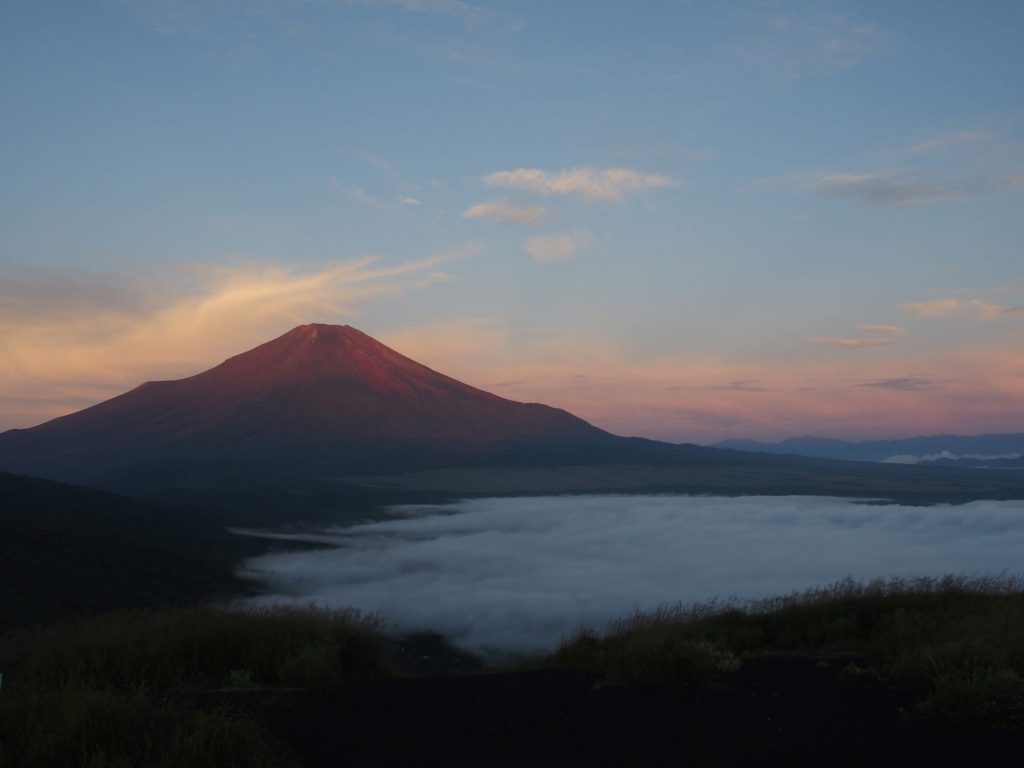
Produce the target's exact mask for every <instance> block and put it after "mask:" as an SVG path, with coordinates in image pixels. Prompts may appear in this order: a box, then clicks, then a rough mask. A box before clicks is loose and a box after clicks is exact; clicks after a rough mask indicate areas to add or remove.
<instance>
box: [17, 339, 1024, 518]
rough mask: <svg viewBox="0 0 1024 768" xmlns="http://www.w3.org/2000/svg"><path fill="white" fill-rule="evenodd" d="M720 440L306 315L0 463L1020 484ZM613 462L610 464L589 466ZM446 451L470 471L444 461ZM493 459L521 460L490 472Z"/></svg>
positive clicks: (173, 477)
mask: <svg viewBox="0 0 1024 768" xmlns="http://www.w3.org/2000/svg"><path fill="white" fill-rule="evenodd" d="M731 447H741V448H743V449H744V450H742V451H739V450H720V449H719V448H713V447H702V446H696V445H688V444H682V445H674V444H670V443H662V442H657V441H654V440H645V439H640V438H626V437H619V436H616V435H613V434H610V433H609V432H605V431H604V430H602V429H598V428H597V427H595V426H593V425H591V424H588V423H587V422H586V421H584V420H583V419H580V418H578V417H576V416H574V415H573V414H571V413H568V412H567V411H564V410H561V409H558V408H552V407H550V406H547V405H541V404H538V403H519V402H515V401H512V400H507V399H505V398H502V397H498V396H497V395H494V394H491V393H489V392H485V391H483V390H480V389H477V388H475V387H472V386H469V385H467V384H463V383H462V382H459V381H456V380H455V379H452V378H450V377H448V376H445V375H443V374H441V373H438V372H436V371H433V370H431V369H430V368H427V367H426V366H424V365H421V364H420V363H417V362H416V361H414V360H411V359H409V358H408V357H405V356H404V355H401V354H399V353H398V352H396V351H394V350H392V349H390V348H388V347H386V346H384V345H383V344H381V343H380V342H378V341H376V340H374V339H372V338H370V337H369V336H367V335H366V334H364V333H362V332H361V331H358V330H356V329H355V328H351V327H349V326H336V325H304V326H300V327H298V328H295V329H293V330H291V331H289V332H288V333H286V334H284V335H283V336H281V337H279V338H277V339H274V340H273V341H270V342H267V343H265V344H262V345H260V346H258V347H256V348H254V349H252V350H249V351H248V352H245V353H243V354H240V355H237V356H235V357H232V358H230V359H228V360H226V361H225V362H223V363H221V364H220V365H218V366H216V367H214V368H211V369H210V370H208V371H205V372H203V373H199V374H197V375H195V376H191V377H189V378H185V379H180V380H177V381H156V382H148V383H146V384H142V385H141V386H139V387H137V388H136V389H133V390H131V391H130V392H126V393H125V394H123V395H119V396H118V397H114V398H112V399H110V400H107V401H105V402H102V403H99V404H98V405H94V406H92V407H90V408H86V409H84V410H82V411H78V412H77V413H72V414H70V415H67V416H62V417H60V418H57V419H53V420H52V421H48V422H46V423H45V424H41V425H39V426H36V427H33V428H31V429H14V430H10V431H8V432H5V433H3V434H2V435H0V471H6V472H12V473H17V474H22V475H32V476H38V477H46V478H50V479H55V480H60V481H62V482H70V483H78V484H82V485H89V486H95V487H100V488H104V489H108V490H115V491H118V492H123V493H132V494H141V495H147V496H150V497H153V498H159V499H162V500H173V501H178V502H188V503H193V502H196V503H203V504H206V505H208V506H218V507H221V508H225V507H227V506H233V507H234V508H235V509H240V508H241V509H245V510H246V511H247V512H248V511H250V510H252V509H254V508H256V507H263V508H264V509H265V510H267V511H269V512H270V513H272V514H285V513H287V511H288V510H289V509H294V508H297V507H301V508H303V509H305V510H306V511H309V510H326V509H335V510H336V509H339V508H351V506H352V505H353V504H354V503H358V504H363V505H365V504H372V503H374V502H376V503H380V502H381V500H385V501H392V502H393V501H394V500H395V498H396V497H395V494H397V495H398V496H399V497H401V499H400V500H406V499H407V498H408V494H410V493H411V494H413V496H415V497H417V498H420V497H422V495H423V494H422V493H421V491H423V490H424V489H426V488H431V489H433V490H434V491H436V492H437V493H441V494H442V495H443V494H444V493H449V494H456V495H466V494H473V493H476V494H479V493H487V492H488V489H493V488H501V489H503V490H502V491H501V492H505V493H533V492H538V490H543V491H544V492H570V491H573V492H584V491H601V492H616V491H629V492H667V491H674V492H679V491H685V492H692V493H728V494H737V493H744V494H746V493H775V494H779V493H801V494H822V495H862V496H879V495H885V496H889V497H893V498H895V497H897V496H898V497H901V498H903V499H904V500H917V501H935V500H968V499H971V498H980V497H986V498H1024V479H1022V480H1021V481H1020V482H1017V483H1014V482H1009V484H1008V483H1007V482H1006V481H1005V478H1000V479H999V481H998V482H996V481H995V480H994V479H992V478H987V477H982V474H983V473H976V472H973V471H968V470H963V474H957V472H958V471H959V470H955V471H954V470H950V469H944V470H943V471H942V472H941V473H940V472H938V471H936V470H935V469H932V468H926V467H913V466H909V467H908V466H895V465H888V466H882V465H877V464H876V465H871V466H867V465H862V464H851V463H845V462H836V461H829V460H826V459H822V458H805V457H795V456H769V455H766V454H765V453H755V452H749V451H750V450H751V449H756V448H757V445H756V444H746V443H744V444H742V445H733V446H731ZM1016 447H1019V446H1018V444H1017V443H1014V444H1013V445H1012V446H1010V447H1000V449H999V450H997V451H994V452H996V453H1010V452H1011V451H1012V450H1013V449H1014V448H1016ZM783 450H784V451H788V452H793V448H787V449H783ZM939 450H960V446H959V444H957V445H953V446H952V447H950V444H948V443H936V444H935V445H932V444H929V445H927V446H924V445H922V446H918V447H913V448H909V447H905V446H897V445H895V444H894V445H893V446H892V447H890V448H886V449H885V450H883V451H881V452H880V453H876V454H872V455H871V456H864V455H858V456H850V455H845V456H837V457H836V458H858V459H864V458H869V459H873V460H879V459H886V458H889V457H891V456H892V455H894V454H898V453H914V454H915V455H918V454H927V453H934V452H936V451H939ZM972 450H973V449H972ZM776 452H778V451H776ZM974 452H984V453H991V452H993V449H990V448H986V449H984V450H983V451H982V449H976V450H975V451H974ZM817 455H819V456H820V455H825V454H822V453H818V454H817ZM830 455H832V454H830ZM611 465H614V466H615V467H616V470H615V472H609V471H606V470H605V469H600V467H605V468H607V467H609V466H611ZM527 467H533V468H540V469H541V470H542V473H541V474H543V475H544V476H543V477H542V478H540V481H539V480H538V475H537V474H533V475H531V474H530V473H524V472H522V471H521V470H522V469H523V468H527ZM586 467H590V469H585V468H586ZM595 467H598V469H594V468H595ZM445 468H460V469H461V470H469V471H470V472H471V473H477V474H475V475H474V476H473V477H472V478H470V479H468V480H467V478H468V477H469V475H467V474H466V473H465V472H463V474H462V475H460V476H459V477H458V478H454V479H453V477H454V476H444V477H441V478H440V479H438V476H437V474H436V473H437V472H438V471H439V470H442V469H445ZM652 468H655V470H652ZM505 469H515V470H516V471H517V472H518V474H514V473H513V474H504V475H501V476H498V475H496V474H495V473H499V474H500V472H502V471H503V470H505ZM424 472H434V473H435V474H434V475H432V476H431V477H430V478H427V479H426V480H423V478H421V477H420V476H419V474H417V473H424ZM481 472H489V473H490V477H489V479H488V481H487V482H484V483H481V482H478V480H479V477H480V474H479V473H481ZM1000 474H1003V473H1000ZM410 475H413V477H412V478H411V479H410V477H409V476H410ZM513 475H514V476H513ZM421 481H422V482H421ZM538 483H540V484H538ZM196 489H202V492H201V493H199V495H197V494H196ZM388 489H391V491H388ZM392 491H393V493H391V492H392ZM389 493H390V494H391V495H389ZM402 494H406V496H402ZM229 497H230V498H229Z"/></svg>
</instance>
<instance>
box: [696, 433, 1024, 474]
mask: <svg viewBox="0 0 1024 768" xmlns="http://www.w3.org/2000/svg"><path fill="white" fill-rule="evenodd" d="M713 447H714V448H732V449H734V450H737V451H757V452H759V453H771V454H776V455H793V454H795V455H798V456H813V457H817V458H823V459H839V460H842V461H884V462H888V463H894V464H939V465H947V466H948V465H951V464H954V465H958V466H963V467H967V466H971V467H991V468H997V467H1001V468H1005V469H1013V468H1018V469H1024V434H1020V433H1000V434H991V435H929V436H926V437H908V438H903V439H896V440H863V441H859V442H852V441H847V440H832V439H829V438H825V437H793V438H790V439H788V440H782V441H781V442H777V443H763V442H758V441H757V440H723V441H722V442H720V443H715V444H714V446H713Z"/></svg>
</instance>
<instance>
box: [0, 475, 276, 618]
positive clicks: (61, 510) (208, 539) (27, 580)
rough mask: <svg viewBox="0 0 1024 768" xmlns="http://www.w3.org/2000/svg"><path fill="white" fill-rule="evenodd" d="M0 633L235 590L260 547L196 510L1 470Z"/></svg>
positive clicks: (245, 587)
mask: <svg viewBox="0 0 1024 768" xmlns="http://www.w3.org/2000/svg"><path fill="white" fill-rule="evenodd" d="M0 546H2V547H3V554H2V556H0V629H5V628H12V627H17V626H22V625H25V624H30V623H36V622H52V621H55V620H59V619H65V618H68V617H70V616H74V615H80V614H88V613H96V612H99V611H109V610H114V609H123V608H137V607H144V606H156V605H162V604H165V603H169V602H178V603H180V602H186V601H195V600H199V599H209V598H211V597H218V596H225V595H231V594H241V593H244V592H250V591H252V586H251V585H250V584H249V583H248V582H245V581H243V580H241V579H239V578H237V577H236V576H235V570H236V568H237V565H238V563H239V561H240V560H241V559H242V558H244V557H246V556H250V555H255V554H258V553H260V552H263V551H265V550H266V547H267V544H266V542H260V541H258V540H256V539H251V538H246V537H241V536H234V535H232V534H230V533H228V532H227V531H226V530H225V529H224V527H223V525H219V524H218V523H217V522H216V521H215V520H213V519H211V516H210V515H209V514H208V513H206V512H203V511H198V510H196V511H192V510H189V509H188V508H182V507H174V506H168V505H164V504H154V503H150V502H145V501H141V500H139V499H133V498H128V497H125V496H117V495H114V494H110V493H104V492H101V491H96V490H91V489H88V488H80V487H76V486H71V485H64V484H62V483H55V482H51V481H48V480H38V479H33V478H28V477H20V476H17V475H8V474H4V473H0Z"/></svg>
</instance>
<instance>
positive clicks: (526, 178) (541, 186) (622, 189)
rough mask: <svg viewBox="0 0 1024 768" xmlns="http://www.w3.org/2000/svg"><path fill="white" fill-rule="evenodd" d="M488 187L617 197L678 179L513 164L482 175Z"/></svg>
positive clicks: (627, 171)
mask: <svg viewBox="0 0 1024 768" xmlns="http://www.w3.org/2000/svg"><path fill="white" fill-rule="evenodd" d="M483 182H484V184H485V185H487V186H488V187H504V188H507V189H514V190H516V191H519V192H528V193H530V194H534V195H541V196H544V197H548V196H552V195H579V196H580V197H582V198H583V199H584V200H619V199H621V198H622V197H623V196H624V195H628V194H636V193H638V192H644V191H646V190H649V189H659V188H664V187H673V186H676V185H677V183H678V182H677V181H676V180H675V179H673V178H671V177H669V176H665V175H664V174H660V173H643V172H641V171H637V170H634V169H632V168H606V169H603V170H601V169H597V168H588V167H580V168H571V169H569V170H564V171H544V170H541V169H539V168H516V169H515V170H511V171H497V172H496V173H492V174H489V175H487V176H484V178H483Z"/></svg>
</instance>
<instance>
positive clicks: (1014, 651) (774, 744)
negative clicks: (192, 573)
mask: <svg viewBox="0 0 1024 768" xmlns="http://www.w3.org/2000/svg"><path fill="white" fill-rule="evenodd" d="M384 629H385V627H384V625H383V624H382V623H381V622H380V621H379V620H377V619H374V618H373V617H365V616H360V615H359V614H354V613H346V612H337V613H327V612H322V611H316V610H312V609H307V610H295V609H273V610H261V611H252V610H250V611H246V612H232V613H228V612H225V611H221V610H216V609H209V608H205V609H191V610H182V609H176V610H172V611H168V610H163V611H158V612H147V613H134V614H126V615H114V616H109V617H106V618H97V619H91V620H89V621H86V622H80V623H76V624H72V625H66V626H63V627H53V628H50V629H48V630H44V631H21V632H12V633H7V634H6V635H3V634H0V666H2V668H3V670H4V671H5V672H6V673H7V682H6V683H5V686H4V689H3V691H2V694H0V766H3V767H4V768H6V766H19V768H49V766H82V767H83V768H84V767H85V766H88V767H89V768H100V767H103V768H112V766H124V765H146V766H158V767H159V768H178V767H179V766H182V767H183V766H189V768H196V767H199V766H211V767H212V766H268V768H269V767H270V766H310V767H311V768H313V767H317V766H379V765H410V764H411V765H423V766H431V765H437V766H463V765H465V766H478V765H515V766H521V765H524V764H534V765H602V766H622V765H680V764H682V765H687V764H692V765H767V764H780V765H815V766H818V765H829V766H831V765H838V766H861V765H871V766H875V765H885V766H888V765H891V766H916V765H939V766H942V765H984V766H1011V765H1013V766H1016V765H1019V764H1020V755H1021V754H1022V753H1024V752H1022V750H1024V683H1022V672H1024V653H1022V652H1021V648H1024V592H1022V591H1021V588H1020V585H1019V584H1018V583H1016V582H1013V581H967V580H964V579H945V580H941V581H921V582H912V583H902V582H879V583H874V584H868V585H859V584H853V583H845V584H839V585H834V586H832V587H830V588H827V589H823V590H817V591H815V592H812V593H808V594H806V595H798V596H792V597H787V598H780V599H778V600H773V601H768V602H766V603H761V604H757V605H752V606H742V607H735V606H734V607H731V608H728V609H725V610H723V609H721V608H720V607H718V608H714V607H713V608H710V609H709V608H703V609H697V610H682V609H673V610H665V611H659V612H656V613H654V614H648V615H638V616H634V617H631V618H629V619H627V620H624V621H623V622H621V623H620V624H619V625H618V626H616V627H613V628H612V629H610V630H609V632H607V633H604V634H595V633H592V632H583V633H581V634H580V635H579V636H578V637H576V638H574V639H572V640H570V641H568V642H567V643H566V644H565V645H564V646H563V647H562V648H560V649H559V650H558V651H557V652H556V653H554V654H553V655H552V656H550V657H548V658H543V659H534V660H531V661H529V662H525V663H520V664H519V665H518V666H516V667H515V668H508V669H506V670H505V671H490V672H488V671H486V670H483V669H482V668H481V667H480V666H479V663H478V662H476V661H475V660H473V659H472V658H470V657H466V656H465V655H463V654H459V653H457V652H455V651H453V650H451V649H450V648H446V647H445V646H444V644H443V643H442V642H440V641H439V640H438V639H437V638H432V637H423V636H420V637H407V638H400V639H394V638H392V639H390V640H389V639H387V638H386V637H385V636H384V635H383V634H382V631H383V630H384Z"/></svg>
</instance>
